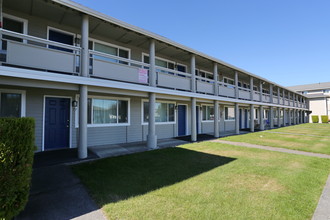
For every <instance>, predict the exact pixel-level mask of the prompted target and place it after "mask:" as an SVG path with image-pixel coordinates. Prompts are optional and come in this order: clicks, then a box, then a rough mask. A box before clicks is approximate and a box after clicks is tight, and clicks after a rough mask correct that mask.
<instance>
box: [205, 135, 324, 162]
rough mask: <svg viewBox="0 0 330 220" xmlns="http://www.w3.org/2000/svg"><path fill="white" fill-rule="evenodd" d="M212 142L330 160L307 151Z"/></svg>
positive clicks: (223, 141)
mask: <svg viewBox="0 0 330 220" xmlns="http://www.w3.org/2000/svg"><path fill="white" fill-rule="evenodd" d="M211 142H217V143H223V144H230V145H235V146H241V147H248V148H258V149H263V150H270V151H277V152H283V153H289V154H298V155H304V156H309V157H319V158H326V159H330V155H327V154H319V153H311V152H305V151H299V150H290V149H286V148H280V147H270V146H263V145H257V144H249V143H242V142H234V141H225V140H219V139H217V140H211Z"/></svg>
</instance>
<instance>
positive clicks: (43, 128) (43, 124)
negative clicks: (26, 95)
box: [41, 95, 73, 151]
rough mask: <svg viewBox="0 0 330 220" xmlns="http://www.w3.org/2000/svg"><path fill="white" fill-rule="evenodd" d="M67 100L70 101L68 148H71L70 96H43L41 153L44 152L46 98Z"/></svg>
mask: <svg viewBox="0 0 330 220" xmlns="http://www.w3.org/2000/svg"><path fill="white" fill-rule="evenodd" d="M47 97H51V98H67V99H70V126H69V148H72V127H73V126H72V118H73V116H72V105H71V104H72V97H71V96H56V95H44V98H43V110H42V143H41V151H44V150H45V121H46V120H45V116H46V101H45V100H46V98H47Z"/></svg>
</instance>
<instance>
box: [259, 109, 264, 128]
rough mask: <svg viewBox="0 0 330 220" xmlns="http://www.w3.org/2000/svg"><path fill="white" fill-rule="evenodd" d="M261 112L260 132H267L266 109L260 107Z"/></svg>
mask: <svg viewBox="0 0 330 220" xmlns="http://www.w3.org/2000/svg"><path fill="white" fill-rule="evenodd" d="M259 111H260V130H261V131H263V130H265V124H264V107H263V106H262V105H260V107H259Z"/></svg>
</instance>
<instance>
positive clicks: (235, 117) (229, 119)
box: [224, 106, 236, 121]
mask: <svg viewBox="0 0 330 220" xmlns="http://www.w3.org/2000/svg"><path fill="white" fill-rule="evenodd" d="M226 108H233V109H234V119H226ZM235 120H236V117H235V107H234V106H225V107H224V121H235Z"/></svg>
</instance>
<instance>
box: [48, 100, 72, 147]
mask: <svg viewBox="0 0 330 220" xmlns="http://www.w3.org/2000/svg"><path fill="white" fill-rule="evenodd" d="M45 102H46V103H45V104H46V105H45V144H44V149H45V150H52V149H60V148H69V142H70V99H68V98H54V97H47V98H46V100H45Z"/></svg>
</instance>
